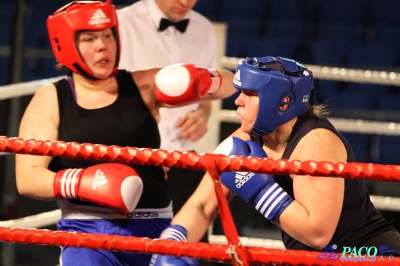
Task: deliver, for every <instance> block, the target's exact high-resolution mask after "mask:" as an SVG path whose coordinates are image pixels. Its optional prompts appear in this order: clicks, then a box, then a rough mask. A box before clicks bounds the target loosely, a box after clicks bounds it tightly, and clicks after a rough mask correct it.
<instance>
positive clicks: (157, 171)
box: [49, 70, 170, 208]
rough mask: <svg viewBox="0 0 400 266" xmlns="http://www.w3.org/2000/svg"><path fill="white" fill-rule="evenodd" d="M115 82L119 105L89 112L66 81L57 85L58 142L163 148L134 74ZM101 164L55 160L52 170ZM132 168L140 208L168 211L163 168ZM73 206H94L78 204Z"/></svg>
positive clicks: (120, 76)
mask: <svg viewBox="0 0 400 266" xmlns="http://www.w3.org/2000/svg"><path fill="white" fill-rule="evenodd" d="M116 79H117V82H118V89H119V92H118V97H117V99H116V101H115V102H114V103H112V104H110V105H108V106H105V107H103V108H98V109H90V110H89V109H84V108H82V107H80V106H79V105H78V104H77V103H76V101H75V99H74V94H73V90H71V86H70V85H69V83H68V81H67V80H66V79H62V80H60V81H58V82H56V83H54V84H55V86H56V88H57V95H58V104H59V112H60V125H59V129H58V132H59V137H58V138H59V140H62V141H65V142H78V143H93V144H104V145H117V146H121V147H125V146H131V147H138V148H145V147H146V148H153V149H158V148H159V147H160V134H159V131H158V127H157V122H156V121H155V119H154V117H153V116H152V114H151V113H150V112H149V110H148V109H147V107H146V105H145V104H144V102H143V100H142V97H141V94H140V92H139V90H138V88H137V86H136V84H135V83H134V81H133V79H132V76H131V74H130V73H129V72H127V71H124V70H119V71H118V74H117V75H116ZM99 163H106V162H105V161H91V160H78V159H68V158H61V157H54V158H53V159H52V161H51V163H50V166H49V169H50V170H52V171H55V172H57V171H59V170H62V169H66V168H87V167H88V166H91V165H95V164H99ZM130 166H131V167H133V168H134V169H135V170H136V172H137V173H138V174H139V175H140V177H141V178H142V180H143V194H142V196H141V198H140V201H139V203H138V205H137V208H165V207H168V206H169V204H170V196H169V192H168V187H167V183H166V180H165V179H164V171H163V169H162V167H159V166H144V165H130ZM70 202H73V203H76V204H89V205H91V203H88V202H86V201H85V202H82V201H79V200H70Z"/></svg>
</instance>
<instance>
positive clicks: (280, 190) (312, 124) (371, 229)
mask: <svg viewBox="0 0 400 266" xmlns="http://www.w3.org/2000/svg"><path fill="white" fill-rule="evenodd" d="M233 86H234V87H235V88H236V89H239V90H240V91H241V94H240V95H239V96H238V98H237V99H236V100H235V104H236V105H237V107H238V108H237V114H238V116H239V117H240V123H241V125H240V127H239V128H238V129H237V130H235V131H234V132H233V133H232V134H230V136H229V137H228V138H226V139H225V140H224V141H223V142H222V143H221V144H220V145H219V146H218V147H217V148H216V149H215V151H214V153H215V154H222V155H226V156H229V157H232V156H240V157H260V158H267V157H269V158H271V159H274V160H281V162H282V163H283V162H284V161H285V160H288V161H289V160H290V161H292V162H293V164H290V166H293V167H297V166H296V165H298V164H297V163H296V162H300V161H303V162H311V163H308V164H305V165H306V166H309V167H314V165H315V163H314V162H321V161H322V162H323V161H330V162H343V163H346V162H355V161H356V160H357V158H356V156H355V153H354V151H353V149H352V147H351V145H350V144H349V142H348V141H347V140H346V139H345V137H344V136H343V135H342V134H341V133H340V132H338V130H337V129H336V128H335V127H334V126H333V125H332V123H331V122H330V121H329V120H328V119H327V118H326V116H327V115H328V114H329V111H328V110H327V109H326V106H325V104H318V103H314V102H313V90H314V89H313V75H312V72H311V71H309V70H308V69H307V68H306V67H305V66H304V65H302V64H300V63H298V62H296V61H294V60H291V59H287V58H283V57H272V56H266V57H257V58H247V59H246V60H244V61H242V62H241V63H240V64H239V65H238V67H237V70H236V73H235V76H234V79H233ZM238 160H240V159H239V158H238ZM270 162H271V161H270V160H268V161H265V163H266V164H267V165H275V166H276V167H277V168H279V169H281V168H283V167H284V166H285V164H281V162H276V164H274V163H270ZM288 166H289V165H288ZM291 169H293V168H290V169H286V171H285V172H284V173H283V172H282V173H281V174H279V175H275V174H273V173H260V172H254V173H253V172H248V171H246V170H243V171H237V172H222V173H221V176H220V181H221V183H222V184H223V185H224V187H223V190H224V193H225V196H226V197H227V198H232V196H233V195H234V194H235V195H236V196H238V197H240V198H241V199H243V200H244V201H246V202H248V203H250V204H251V205H252V206H254V208H255V209H256V210H257V211H258V212H259V213H261V214H262V216H263V217H265V218H266V219H268V220H269V221H271V222H272V223H275V224H276V225H277V226H278V227H279V230H281V235H282V241H283V243H284V245H285V248H286V249H295V250H314V251H317V250H323V249H324V247H326V246H329V245H333V244H335V245H337V244H338V243H340V244H339V245H337V247H338V249H337V250H335V252H339V253H340V252H342V251H343V247H344V246H353V245H356V244H357V246H377V245H380V243H388V244H387V246H388V247H389V248H390V249H392V250H400V234H399V233H398V231H397V230H396V229H395V228H394V227H393V226H391V225H390V224H389V223H388V222H387V221H386V220H385V219H384V217H383V216H382V215H381V214H380V213H379V211H377V210H376V208H375V207H374V205H373V203H372V202H371V199H370V196H369V192H368V190H367V188H366V186H365V184H364V182H363V181H362V180H358V179H344V178H340V177H329V176H325V175H324V174H323V173H322V172H320V173H321V174H320V176H314V175H313V176H311V175H306V174H304V173H301V172H294V171H292V170H291ZM271 170H272V169H271ZM282 170H283V169H282ZM214 186H215V182H214V181H213V180H212V178H209V177H204V178H203V180H202V182H201V183H200V185H199V186H198V187H197V189H196V191H195V192H194V193H193V194H192V196H191V197H190V198H189V199H188V201H187V204H185V205H184V206H183V207H182V209H180V211H179V213H178V214H177V215H176V216H175V217H174V219H173V220H172V222H171V224H172V225H174V226H179V227H178V228H180V229H181V230H182V231H184V232H185V233H187V234H186V235H187V240H188V241H190V242H192V241H197V240H199V239H200V237H201V236H202V235H203V234H204V233H205V232H206V231H207V229H208V225H209V224H210V222H211V221H213V218H214V217H216V216H217V214H218V201H219V199H217V198H216V197H215V194H214V190H213V187H214ZM232 192H233V193H232ZM231 206H235V204H234V203H233V202H231ZM239 211H240V213H242V210H239ZM188 217H190V219H188ZM246 219H247V220H249V219H251V218H249V217H247V216H246ZM355 243H356V244H355ZM396 256H400V252H398V253H397V254H396ZM185 266H187V264H185Z"/></svg>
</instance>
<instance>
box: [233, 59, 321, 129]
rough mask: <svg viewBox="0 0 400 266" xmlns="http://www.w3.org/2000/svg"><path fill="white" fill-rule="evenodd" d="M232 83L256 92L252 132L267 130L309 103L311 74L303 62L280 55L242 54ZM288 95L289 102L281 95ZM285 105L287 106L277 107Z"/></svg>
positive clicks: (300, 110)
mask: <svg viewBox="0 0 400 266" xmlns="http://www.w3.org/2000/svg"><path fill="white" fill-rule="evenodd" d="M233 86H234V87H235V88H236V89H239V90H250V91H255V92H257V93H258V97H259V108H258V115H257V118H256V121H255V123H254V125H253V128H252V134H253V135H256V136H263V135H267V134H270V133H271V132H272V131H274V130H275V128H276V127H277V126H279V125H282V124H284V123H286V122H288V121H290V120H291V119H293V118H295V117H296V116H299V115H301V114H302V113H304V112H306V111H307V110H308V108H309V106H310V100H311V94H312V93H311V92H312V90H313V88H314V84H313V75H312V72H311V71H309V70H308V69H307V68H306V67H305V66H304V65H302V64H300V63H298V62H296V61H294V60H292V59H287V58H284V57H272V56H266V57H254V58H246V60H244V61H242V62H240V63H239V65H238V66H237V69H236V73H235V77H234V80H233ZM285 97H289V99H290V100H289V102H284V101H283V99H284V98H285ZM282 105H286V107H287V108H281V106H282Z"/></svg>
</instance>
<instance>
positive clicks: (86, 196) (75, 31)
mask: <svg viewBox="0 0 400 266" xmlns="http://www.w3.org/2000/svg"><path fill="white" fill-rule="evenodd" d="M115 12H116V11H115V7H114V6H113V5H112V4H111V1H110V0H108V1H106V2H102V1H73V2H71V3H70V4H68V5H65V6H63V7H62V8H60V9H58V10H57V11H56V12H55V13H54V14H52V15H51V16H49V18H48V20H47V26H48V33H49V39H50V42H51V46H52V49H53V52H54V55H55V57H56V59H57V61H58V62H59V64H60V65H62V66H64V67H66V68H67V69H68V70H69V74H68V76H67V77H66V78H63V79H61V80H59V81H57V82H55V83H53V84H48V85H45V86H43V87H42V88H40V89H39V90H38V91H37V92H36V93H35V95H34V96H33V98H32V100H31V102H30V103H29V105H28V107H27V109H26V111H25V113H24V115H23V118H22V121H21V124H20V129H19V136H20V137H23V138H34V139H47V140H61V141H65V142H78V143H93V144H105V145H117V146H123V147H124V146H133V147H141V148H144V147H148V148H153V149H157V148H159V147H160V136H159V132H158V127H157V123H158V121H159V113H158V110H159V108H160V107H163V106H164V107H170V104H171V102H170V101H169V100H168V103H164V102H166V101H167V100H164V99H168V98H174V101H173V104H176V105H178V104H179V105H184V104H186V103H188V100H189V99H190V102H192V101H193V99H196V101H197V100H213V99H220V98H223V97H226V96H230V95H231V94H233V93H234V88H233V86H232V83H231V82H230V81H231V80H232V79H233V74H232V73H230V72H229V71H226V70H222V69H220V70H218V73H219V74H218V75H220V76H221V77H224V79H221V78H219V79H218V80H219V82H218V84H217V85H216V86H213V90H212V91H210V90H208V91H204V88H208V87H209V86H211V83H210V81H211V80H213V76H212V75H211V74H209V75H199V74H196V73H199V72H200V67H196V68H199V71H197V72H196V70H195V71H191V72H190V75H186V76H185V77H183V76H182V77H179V76H178V77H175V81H176V82H177V84H179V88H180V90H182V89H183V91H180V92H179V93H176V90H174V88H173V87H172V88H171V87H168V86H167V85H166V84H168V81H166V80H165V78H166V77H165V76H164V75H162V73H163V72H161V74H158V73H159V72H160V69H146V70H137V71H134V72H129V71H126V70H120V69H118V61H119V51H120V49H119V35H118V21H117V17H116V13H115ZM189 66H190V64H189ZM179 67H180V66H174V68H179ZM183 67H184V68H185V69H189V68H188V67H187V65H185V66H183ZM202 70H203V72H202V73H204V70H205V71H208V70H206V69H202ZM187 71H188V70H187ZM171 75H178V74H174V73H171ZM155 80H157V88H156V84H155ZM224 80H225V81H226V82H224ZM200 88H201V89H200ZM156 90H160V91H162V92H163V94H164V95H165V96H164V99H161V98H160V97H159V98H157V97H156V93H155V91H156ZM205 92H207V93H205ZM188 94H192V96H190V97H188V96H187V95H188ZM197 94H199V95H200V96H197ZM194 96H197V97H194ZM172 107H173V106H172ZM93 158H94V157H92V158H91V159H89V160H81V159H67V158H63V157H50V156H32V155H17V158H16V181H17V187H18V191H19V192H20V193H21V194H22V195H25V196H28V197H32V198H36V199H41V200H49V199H58V200H60V202H61V211H62V219H60V220H59V222H58V229H59V230H66V231H71V232H90V233H98V234H114V235H129V236H140V237H150V238H155V237H158V236H159V235H160V233H161V231H162V230H163V229H165V228H166V227H167V225H168V224H169V222H170V220H171V218H172V208H171V199H170V195H169V192H168V188H167V184H166V181H165V179H164V172H163V169H162V168H161V167H160V166H143V165H132V164H119V163H107V162H104V161H98V160H95V159H93ZM150 257H151V255H148V254H136V253H124V252H113V251H105V250H92V249H85V248H75V247H64V248H63V249H62V256H61V262H62V265H63V266H68V265H85V266H86V265H111V264H112V265H147V264H148V263H149V262H150Z"/></svg>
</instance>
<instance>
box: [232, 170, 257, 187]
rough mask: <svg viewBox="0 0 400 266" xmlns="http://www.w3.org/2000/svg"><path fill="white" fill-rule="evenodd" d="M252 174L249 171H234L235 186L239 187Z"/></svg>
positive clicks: (252, 174)
mask: <svg viewBox="0 0 400 266" xmlns="http://www.w3.org/2000/svg"><path fill="white" fill-rule="evenodd" d="M253 176H254V173H251V172H236V175H235V183H236V187H237V188H241V187H242V186H243V185H244V184H245V183H246V182H247V181H249V180H250V178H252V177H253Z"/></svg>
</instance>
